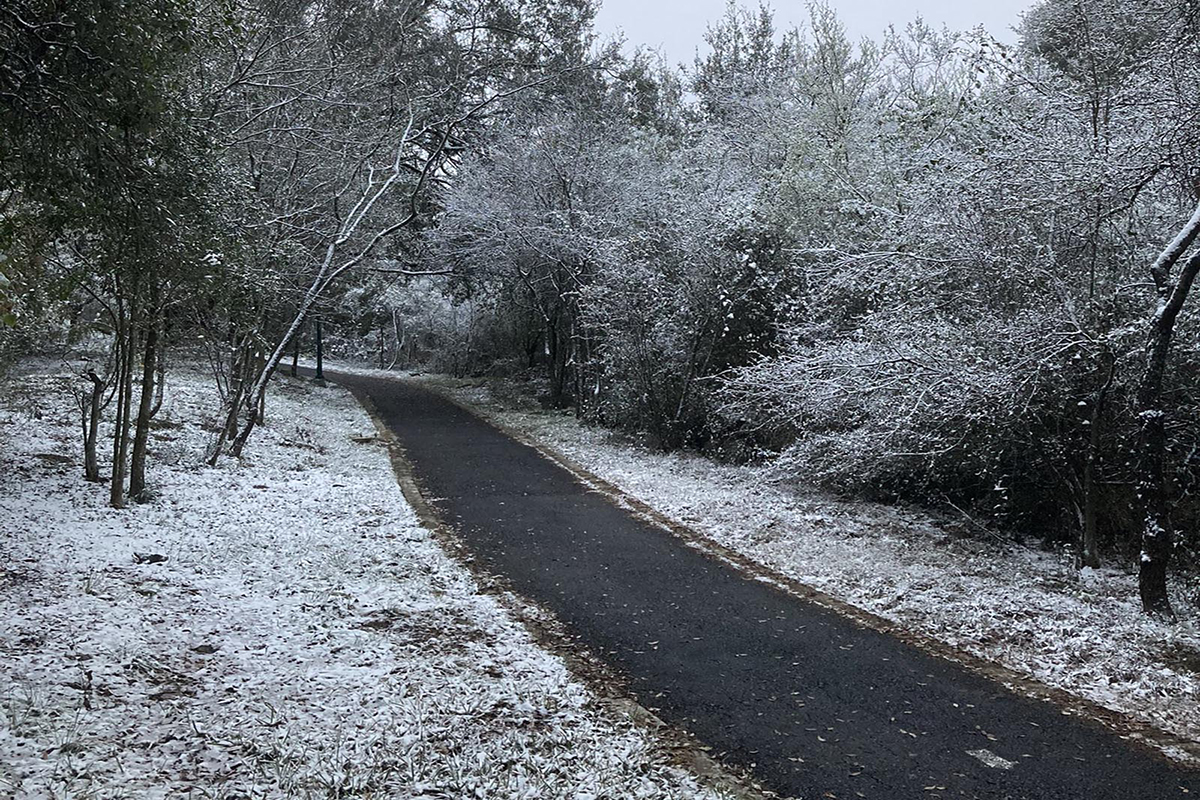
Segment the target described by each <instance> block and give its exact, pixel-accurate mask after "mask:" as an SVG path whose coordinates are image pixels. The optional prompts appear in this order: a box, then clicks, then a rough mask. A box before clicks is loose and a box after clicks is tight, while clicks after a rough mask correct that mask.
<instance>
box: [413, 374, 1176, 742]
mask: <svg viewBox="0 0 1200 800" xmlns="http://www.w3.org/2000/svg"><path fill="white" fill-rule="evenodd" d="M421 380H423V381H424V382H425V383H427V384H428V385H430V386H432V387H434V388H437V389H440V390H442V391H444V392H447V393H448V394H450V395H451V396H452V397H454V398H456V399H457V400H459V401H460V402H464V403H465V404H467V405H470V406H473V407H475V408H476V409H477V410H479V411H480V412H481V413H483V414H484V415H485V416H488V417H489V418H492V419H494V420H495V421H497V422H499V423H501V424H502V425H505V426H508V427H509V428H512V429H514V430H517V431H519V432H521V433H523V434H524V435H525V436H527V437H528V438H530V439H532V440H534V441H537V442H540V443H542V444H544V445H546V446H548V448H549V449H551V450H552V451H554V452H557V453H559V454H562V455H565V456H566V457H567V458H568V459H570V460H571V461H573V462H575V463H576V464H579V465H581V466H582V467H584V468H585V469H586V470H588V471H590V472H591V473H593V474H595V475H597V476H599V477H600V478H602V479H604V480H606V481H608V482H610V483H612V484H614V485H616V486H618V487H619V488H620V489H621V490H622V491H624V492H626V493H627V494H629V495H631V496H633V497H635V498H637V499H638V500H641V501H642V502H644V503H645V504H647V505H648V506H650V507H651V508H653V509H655V510H656V511H658V512H661V513H662V514H664V515H666V516H667V517H669V518H671V519H673V520H675V521H677V522H680V523H683V524H685V525H686V526H688V527H689V528H691V529H692V530H695V531H698V532H700V533H701V534H703V535H704V536H707V537H709V538H710V539H712V540H714V541H716V542H717V543H718V544H720V545H723V546H725V547H728V548H730V549H732V550H735V551H737V552H739V553H741V554H742V555H744V556H746V557H748V558H750V559H751V560H753V561H754V562H757V563H759V564H763V565H765V566H767V567H769V568H771V569H773V570H775V571H776V572H778V573H781V574H783V575H785V576H787V577H789V578H792V579H794V580H797V581H799V582H801V583H803V584H806V585H808V586H811V587H813V588H815V589H818V590H820V591H821V592H823V593H825V594H827V595H830V596H832V597H833V598H836V599H838V600H841V601H844V602H846V603H849V604H851V605H853V606H856V607H858V608H861V609H864V610H866V611H869V612H871V613H873V614H876V615H878V616H881V617H883V618H885V619H888V620H892V621H894V622H897V623H900V624H901V625H903V627H904V628H905V629H907V630H911V631H913V632H915V633H917V634H918V635H921V636H928V637H930V638H932V639H933V640H935V641H939V642H943V643H945V644H949V645H951V646H953V647H955V648H958V649H959V650H962V651H966V652H968V653H970V654H972V655H975V656H978V657H982V658H983V659H986V660H988V661H991V662H994V663H998V664H1000V665H1002V666H1004V667H1007V668H1009V669H1011V670H1013V671H1015V672H1017V673H1019V674H1022V675H1026V676H1029V677H1032V678H1034V679H1036V680H1037V681H1040V682H1041V683H1043V684H1047V685H1049V686H1052V687H1056V688H1059V689H1062V690H1065V691H1066V692H1068V693H1070V694H1072V695H1074V696H1077V697H1081V698H1084V699H1086V700H1089V701H1092V702H1094V703H1097V704H1099V705H1102V706H1105V707H1107V708H1110V709H1113V710H1115V711H1119V712H1122V713H1124V714H1125V715H1127V717H1129V718H1130V719H1132V720H1135V721H1139V722H1142V723H1146V724H1149V725H1152V726H1154V727H1155V728H1157V729H1160V730H1164V731H1167V732H1169V733H1171V734H1174V735H1176V736H1179V737H1181V738H1182V739H1184V740H1187V741H1190V742H1194V743H1200V611H1198V609H1197V608H1196V606H1195V605H1194V604H1193V603H1194V601H1193V600H1192V598H1189V597H1187V596H1186V594H1187V592H1185V591H1183V588H1182V587H1178V586H1177V587H1174V588H1175V590H1176V596H1175V597H1174V600H1175V605H1176V609H1177V611H1178V612H1180V618H1179V620H1178V621H1177V622H1175V623H1173V624H1167V623H1163V622H1160V621H1156V620H1153V619H1150V618H1147V617H1146V616H1145V615H1144V614H1143V613H1142V612H1141V610H1140V605H1139V602H1138V593H1137V584H1136V578H1135V576H1133V575H1131V574H1129V573H1128V572H1125V571H1122V570H1119V569H1112V568H1106V569H1100V570H1090V569H1085V570H1082V571H1077V570H1076V569H1074V568H1073V566H1072V564H1071V562H1070V560H1069V558H1068V557H1066V556H1064V555H1061V554H1053V553H1046V552H1042V551H1038V550H1033V549H1030V548H1025V547H1016V546H1013V545H1011V544H1009V543H1004V542H1000V541H997V540H992V539H989V538H988V537H987V536H983V535H981V534H980V533H979V531H972V532H970V533H969V535H965V534H964V532H963V531H955V530H954V529H953V526H949V525H946V524H944V523H940V522H938V521H937V520H935V519H934V518H932V517H931V516H929V515H927V514H923V513H920V512H917V511H912V510H906V509H900V508H893V507H888V506H881V505H874V504H868V503H860V502H847V501H842V500H839V499H837V498H833V497H830V496H828V495H827V494H824V493H821V492H817V491H814V490H810V489H805V488H804V487H798V486H796V485H795V484H794V482H790V481H788V480H787V478H786V476H783V475H780V474H778V473H777V472H775V471H773V470H772V469H771V468H770V467H748V466H730V465H721V464H717V463H714V462H712V461H710V460H707V459H704V458H701V457H697V456H693V455H686V454H671V455H664V454H661V453H656V452H651V451H649V450H646V449H643V448H639V447H637V446H636V445H634V444H632V443H630V442H628V441H623V440H622V439H621V438H620V437H616V436H614V435H612V434H611V433H609V432H607V431H605V430H602V429H597V428H593V427H586V426H582V425H580V424H579V423H578V422H577V421H576V420H575V418H574V417H572V416H570V415H568V414H564V413H555V412H548V411H545V410H543V409H541V408H540V407H538V406H537V405H536V404H535V403H533V402H532V401H530V400H529V399H528V397H527V396H526V395H525V394H524V393H523V391H522V390H521V387H520V386H517V385H514V384H509V383H504V382H498V381H492V382H487V383H485V382H479V381H455V380H452V379H447V378H438V377H429V376H427V377H424V378H422V379H421ZM1192 591H1193V592H1194V591H1195V587H1192ZM1164 749H1166V750H1167V751H1168V752H1172V753H1173V754H1175V755H1182V753H1181V752H1180V751H1179V750H1177V749H1174V748H1172V747H1171V746H1169V745H1168V746H1166V747H1165V748H1164ZM1187 749H1188V750H1191V751H1192V752H1193V753H1196V752H1200V747H1197V748H1192V747H1188V748H1187Z"/></svg>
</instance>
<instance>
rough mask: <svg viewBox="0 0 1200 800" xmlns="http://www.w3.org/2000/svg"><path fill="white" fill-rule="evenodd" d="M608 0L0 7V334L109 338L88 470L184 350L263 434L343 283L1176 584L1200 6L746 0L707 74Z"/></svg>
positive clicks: (90, 393)
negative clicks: (1198, 12) (279, 373)
mask: <svg viewBox="0 0 1200 800" xmlns="http://www.w3.org/2000/svg"><path fill="white" fill-rule="evenodd" d="M594 13H595V4H594V2H592V0H500V1H498V2H484V0H433V2H429V0H383V1H382V2H378V1H376V0H372V2H364V0H258V1H257V2H256V1H255V0H224V2H220V3H214V4H197V3H193V2H192V1H191V0H133V1H132V2H126V1H125V0H122V2H119V3H118V2H116V0H82V1H81V2H77V3H71V4H61V3H55V2H51V0H15V2H11V3H7V4H4V5H3V6H2V7H0V164H2V169H0V253H2V256H3V261H2V262H0V358H4V357H6V354H10V353H20V352H28V351H30V350H33V349H37V348H39V347H44V346H45V344H46V342H50V341H56V342H66V343H67V344H79V345H80V346H81V347H82V346H83V345H87V346H88V347H90V348H93V349H94V348H95V347H96V346H97V345H99V346H100V347H101V349H102V351H103V354H102V357H100V358H99V359H98V360H96V361H95V362H94V368H93V370H92V371H90V372H89V373H88V374H87V375H86V376H85V377H83V378H81V383H80V391H79V400H80V412H81V431H82V434H81V439H82V441H83V447H84V451H85V459H84V460H85V471H86V477H87V478H88V479H89V480H93V481H98V482H99V481H103V480H108V481H109V491H110V493H111V500H112V502H113V504H114V505H122V504H124V503H125V502H126V498H127V497H134V498H136V499H146V498H147V497H148V496H149V491H148V489H147V486H148V484H147V479H146V475H145V471H146V449H147V442H148V434H149V430H150V426H151V421H152V418H153V416H154V414H155V413H156V411H157V408H158V405H159V402H160V400H161V389H162V383H163V381H164V380H165V379H166V378H167V371H166V369H165V365H166V364H167V362H168V359H167V356H168V354H169V353H170V352H172V350H173V349H177V348H178V347H180V346H187V347H190V348H193V349H198V350H200V351H201V352H203V353H204V354H205V355H206V356H207V360H208V362H209V363H210V364H211V365H212V368H213V374H214V377H215V380H216V382H217V385H218V387H219V390H220V395H221V398H222V408H221V409H220V412H219V414H218V415H217V416H218V424H217V426H216V428H217V429H218V432H217V433H216V434H215V435H214V441H213V446H212V449H211V452H210V454H209V459H210V460H211V461H214V462H215V461H216V460H217V459H219V458H221V457H222V456H223V455H226V454H231V455H234V456H236V455H240V454H241V452H242V449H243V448H244V447H245V445H246V443H247V441H248V440H249V438H250V436H251V435H252V432H253V431H254V429H255V426H256V424H258V422H259V420H260V418H261V416H262V414H263V413H264V407H265V406H266V405H267V403H266V396H267V390H268V386H269V384H270V381H271V377H272V375H273V374H274V373H275V371H276V370H277V369H278V367H279V366H280V364H281V363H282V362H283V361H284V360H285V359H287V358H288V357H289V355H290V356H292V357H293V358H294V357H295V355H296V353H297V351H298V349H299V347H300V342H301V338H302V337H304V336H306V335H307V330H308V328H307V323H308V322H309V320H310V319H311V318H312V317H313V316H314V315H319V316H320V317H322V318H323V319H325V320H327V321H330V322H336V323H338V324H337V325H335V327H337V328H338V336H339V340H340V341H341V342H343V343H347V344H348V345H349V346H350V347H352V349H354V350H355V351H357V353H358V354H359V355H369V356H370V357H371V358H372V359H375V360H377V361H378V362H379V363H380V365H381V366H394V365H397V364H402V365H405V366H412V365H423V366H428V367H432V368H436V369H445V370H448V371H453V372H456V373H459V374H465V373H476V372H489V373H518V372H526V373H535V374H538V375H540V376H541V378H542V380H543V381H544V386H545V398H546V401H547V403H549V404H551V405H554V406H557V407H573V408H574V409H575V410H576V412H577V413H578V414H579V415H580V416H581V417H583V418H585V419H587V420H589V421H593V422H595V423H598V424H603V425H609V426H615V427H623V428H627V429H629V430H632V431H636V432H638V433H640V434H642V435H644V436H646V438H647V440H648V441H650V442H651V443H653V444H655V445H657V446H659V447H663V448H678V447H690V448H696V449H699V450H702V451H705V452H709V453H713V454H716V455H719V456H722V457H726V458H733V459H747V458H772V459H776V460H778V462H779V463H780V464H781V465H783V466H785V467H787V468H789V469H791V470H793V471H794V473H795V474H796V475H797V477H798V478H801V479H804V480H808V481H814V482H816V483H818V484H821V485H823V486H826V487H830V488H833V489H835V490H838V491H841V492H846V493H851V494H856V495H862V496H867V497H872V498H878V499H884V500H905V501H913V502H919V503H923V504H929V505H934V506H947V507H950V506H952V507H954V508H956V509H960V510H961V511H962V513H966V514H968V515H969V516H971V517H972V518H973V519H975V520H976V521H978V522H980V523H988V524H992V525H996V526H999V527H1003V528H1006V529H1008V530H1011V531H1014V532H1019V533H1022V534H1025V535H1040V536H1042V537H1043V538H1045V539H1047V540H1049V541H1051V542H1056V543H1060V544H1061V543H1065V544H1069V545H1070V546H1072V547H1074V548H1075V551H1076V552H1077V554H1078V558H1079V562H1080V564H1081V565H1095V564H1098V563H1099V561H1100V558H1101V556H1102V555H1108V556H1111V557H1115V558H1122V559H1131V560H1133V561H1135V562H1136V563H1138V564H1140V567H1139V568H1140V571H1141V576H1142V594H1143V603H1144V605H1145V607H1146V608H1147V609H1148V610H1150V611H1153V612H1162V613H1170V604H1169V602H1168V595H1167V591H1166V570H1167V567H1168V564H1169V563H1170V561H1171V559H1172V558H1173V557H1177V556H1179V555H1180V554H1181V553H1182V555H1183V556H1184V557H1185V559H1187V560H1191V561H1192V562H1193V563H1194V562H1195V560H1196V555H1195V551H1196V548H1197V546H1198V545H1200V543H1198V541H1197V539H1196V534H1195V531H1196V530H1197V528H1198V527H1200V503H1198V502H1197V499H1196V493H1195V491H1194V488H1195V485H1196V482H1197V479H1198V478H1200V458H1198V456H1197V453H1198V452H1200V436H1198V435H1197V432H1196V426H1195V425H1194V419H1195V418H1196V415H1197V412H1198V411H1200V396H1198V395H1200V390H1198V389H1197V381H1196V378H1197V375H1198V374H1200V352H1198V350H1197V345H1196V341H1197V339H1196V336H1197V328H1198V322H1200V320H1198V318H1197V315H1196V313H1195V311H1194V310H1193V309H1192V307H1191V305H1189V304H1188V303H1187V298H1188V294H1189V291H1190V289H1191V286H1192V283H1193V281H1194V279H1195V276H1196V273H1197V272H1198V271H1200V255H1197V254H1196V251H1195V250H1193V246H1194V243H1195V239H1196V238H1197V235H1198V234H1200V212H1197V210H1196V209H1197V207H1198V206H1197V203H1198V199H1200V198H1198V197H1197V192H1198V188H1200V177H1198V174H1197V166H1198V165H1200V161H1198V155H1200V153H1198V148H1200V141H1198V137H1200V134H1198V133H1197V131H1200V125H1198V124H1197V123H1198V122H1200V119H1198V116H1200V91H1197V89H1200V39H1198V36H1200V31H1198V30H1197V25H1198V22H1197V19H1196V17H1195V12H1194V10H1193V4H1190V3H1188V2H1184V0H1138V2H1135V3H1132V4H1130V3H1118V2H1116V1H1115V0H1086V1H1085V2H1075V1H1074V0H1072V2H1067V1H1066V0H1043V2H1041V3H1039V4H1037V5H1036V6H1035V7H1034V8H1033V9H1031V10H1030V11H1029V12H1028V14H1027V15H1026V17H1025V21H1024V23H1023V25H1022V28H1021V31H1020V37H1019V42H1018V43H1017V44H1016V45H1014V46H1007V45H1004V44H1001V43H999V42H997V41H996V40H994V39H992V38H991V37H990V36H988V35H987V34H985V33H983V32H975V33H971V34H966V35H958V34H953V33H949V32H945V31H937V30H932V29H930V28H928V27H926V26H924V25H922V24H920V23H915V24H913V25H911V26H909V27H907V28H906V29H905V30H903V31H892V32H889V33H888V34H886V35H885V36H883V37H882V38H881V39H880V40H879V41H875V42H872V41H862V42H852V41H850V40H849V39H848V38H847V37H846V35H845V33H844V30H843V28H842V26H841V25H840V23H839V21H838V20H837V18H836V17H835V15H834V14H833V13H832V12H830V11H829V10H827V9H826V8H824V7H822V6H820V5H815V6H813V7H812V10H811V19H810V21H809V23H808V24H807V25H806V26H804V28H803V29H800V30H793V31H777V30H776V29H775V25H774V22H773V19H772V15H771V13H770V12H769V11H768V10H765V9H760V10H758V11H757V12H751V11H745V10H739V9H738V8H736V7H734V6H731V7H730V10H729V12H728V13H727V14H726V16H725V17H724V19H722V20H720V21H719V22H717V23H715V24H714V25H713V26H712V27H711V29H710V31H709V34H708V36H707V43H706V45H707V46H706V47H705V48H704V55H703V56H701V57H700V58H699V59H698V60H697V61H696V62H695V63H694V64H693V65H691V66H689V67H687V68H682V69H675V68H671V67H669V66H667V65H665V64H663V63H662V62H661V59H659V58H657V57H654V56H653V55H648V54H645V53H639V54H637V55H635V56H632V57H628V58H622V57H620V56H618V55H615V54H614V53H613V52H611V51H608V52H600V51H598V50H597V48H596V47H595V43H594V40H593V35H592V32H591V21H592V18H593V16H594ZM102 436H107V437H108V439H109V441H110V442H111V445H112V446H111V456H110V457H105V456H102V455H100V454H98V444H99V441H100V439H101V438H102ZM109 462H111V473H110V474H109V475H104V474H102V472H103V470H102V467H103V466H105V465H106V464H107V463H109Z"/></svg>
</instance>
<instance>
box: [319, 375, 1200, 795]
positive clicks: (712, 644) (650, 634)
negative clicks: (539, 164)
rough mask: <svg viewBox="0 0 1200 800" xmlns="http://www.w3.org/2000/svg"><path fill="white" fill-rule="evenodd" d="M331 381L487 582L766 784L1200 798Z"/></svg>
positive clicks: (1150, 762) (1154, 770)
mask: <svg viewBox="0 0 1200 800" xmlns="http://www.w3.org/2000/svg"><path fill="white" fill-rule="evenodd" d="M331 377H334V379H336V380H337V381H338V382H339V383H342V384H344V385H346V386H347V387H348V388H351V389H353V390H355V391H356V392H358V393H361V394H365V395H367V396H369V397H370V399H371V401H372V402H373V404H374V405H375V407H376V409H377V410H378V413H379V415H380V416H381V417H382V419H383V420H384V422H385V423H386V424H387V425H388V426H389V428H390V429H391V430H392V431H393V433H394V434H395V435H396V437H397V439H398V440H399V442H400V444H401V445H402V446H403V448H404V450H405V453H406V455H407V457H408V460H409V461H410V463H411V464H412V467H413V471H414V472H415V475H416V478H417V482H418V483H419V485H420V487H421V490H422V492H423V494H424V495H425V496H426V497H428V498H430V499H431V500H432V504H433V506H434V507H435V509H436V510H437V512H438V514H439V515H440V516H441V518H442V519H443V520H444V521H445V522H447V523H448V524H450V525H451V526H453V527H455V528H456V529H457V530H458V532H459V535H460V537H461V538H462V540H463V542H464V543H465V544H466V546H467V548H468V549H469V550H470V551H471V553H472V554H473V555H474V556H475V557H476V558H477V559H478V560H479V562H480V563H481V564H482V565H483V566H484V567H485V568H486V569H487V570H488V571H490V572H493V573H495V574H498V575H501V576H503V577H505V578H506V579H507V580H508V581H509V582H510V584H511V586H512V587H513V589H514V590H515V591H517V592H519V593H521V594H523V595H525V596H526V597H529V598H531V599H532V600H534V601H536V602H537V603H539V604H540V605H542V606H543V607H545V608H547V609H549V610H550V611H552V612H553V613H554V614H555V615H556V616H557V617H558V619H559V620H560V621H561V622H562V623H563V624H564V625H565V626H566V628H567V629H568V630H569V632H570V633H571V634H572V635H573V636H575V637H577V638H578V640H579V641H580V643H581V644H583V645H584V646H586V647H587V648H588V649H589V650H591V651H592V652H593V653H594V654H596V655H598V656H599V657H600V658H601V659H603V660H605V661H606V662H607V663H608V664H609V665H610V666H611V667H612V668H613V669H614V670H615V671H616V672H617V673H618V674H621V675H622V676H624V677H625V678H626V679H627V681H628V685H629V687H630V688H631V690H632V692H633V693H634V695H635V697H636V698H637V699H638V700H639V701H640V702H641V703H642V704H643V705H645V706H648V707H653V708H654V710H655V712H656V713H657V714H658V716H660V717H661V718H662V719H664V720H665V721H666V722H668V723H669V724H671V725H674V726H676V727H679V728H682V729H685V730H687V731H690V732H691V733H693V734H695V735H696V736H697V737H698V738H699V739H700V740H701V741H702V742H704V743H705V744H707V745H709V746H710V747H711V748H712V750H713V752H714V753H716V754H719V757H720V759H721V760H724V761H726V762H728V763H732V764H736V765H739V766H742V767H747V768H749V769H750V770H751V772H753V773H754V774H755V775H756V776H758V777H759V778H760V779H761V782H762V784H763V785H764V786H766V787H769V788H771V789H773V790H775V791H777V792H780V793H782V794H786V795H790V796H794V797H799V798H813V799H814V800H815V799H817V798H839V799H840V798H847V799H849V798H860V797H861V798H870V799H871V800H917V799H918V798H919V799H920V800H935V799H936V798H979V799H980V800H983V799H984V798H987V799H988V800H992V799H996V800H1134V798H1138V799H1139V800H1169V799H1171V798H1185V797H1197V796H1200V773H1197V772H1196V771H1192V770H1188V769H1184V768H1181V767H1179V766H1177V765H1174V764H1172V763H1170V762H1168V761H1167V760H1165V759H1164V758H1161V757H1159V756H1157V755H1156V754H1153V753H1151V752H1150V751H1148V750H1146V749H1144V748H1140V747H1135V746H1133V745H1130V744H1128V743H1126V742H1125V741H1123V740H1122V739H1120V738H1119V737H1117V736H1116V735H1114V734H1112V733H1110V732H1108V731H1106V730H1104V729H1103V728H1101V727H1100V726H1099V725H1098V724H1093V723H1090V722H1087V721H1082V720H1079V719H1076V718H1072V717H1066V716H1064V715H1063V714H1062V713H1061V712H1059V711H1058V710H1057V709H1056V708H1055V707H1053V706H1051V705H1049V704H1047V703H1041V702H1037V701H1033V700H1028V699H1024V698H1021V697H1018V696H1016V695H1013V694H1011V693H1009V692H1008V691H1007V690H1005V689H1003V688H1002V687H1000V686H999V685H997V684H994V683H991V682H989V681H987V680H985V679H984V678H981V677H979V676H976V675H974V674H972V673H970V672H968V671H966V670H965V669H964V668H962V667H960V666H957V665H955V664H953V663H951V662H948V661H945V660H942V659H939V658H936V657H933V656H930V655H927V654H925V653H922V652H920V651H919V650H917V649H915V648H913V647H912V646H909V645H906V644H904V643H902V642H900V641H898V640H896V639H894V638H892V637H889V636H886V635H884V634H881V633H877V632H874V631H870V630H864V629H862V628H860V627H858V626H856V625H854V624H853V623H851V622H849V621H848V620H846V619H843V618H842V617H840V616H838V615H837V614H835V613H833V612H831V611H828V610H825V609H823V608H821V607H819V606H817V605H814V604H811V603H807V602H804V601H803V600H800V599H797V598H795V597H792V596H790V595H787V594H784V593H783V592H780V591H777V590H775V589H773V588H771V587H770V586H768V585H766V584H764V583H762V582H760V581H756V580H752V579H749V578H747V577H745V576H743V575H742V574H740V573H739V572H737V571H736V570H734V569H732V568H730V567H728V566H727V565H725V564H722V563H719V562H717V561H715V560H713V559H710V558H708V557H706V556H704V555H702V554H701V553H699V552H697V551H695V550H693V549H691V548H689V547H687V546H686V545H684V544H683V543H682V542H680V541H679V540H678V539H676V538H674V537H673V536H671V535H670V534H669V533H666V532H664V531H662V530H660V529H659V528H657V527H654V526H652V525H650V524H648V523H645V522H642V521H640V520H638V519H636V518H635V517H633V516H631V515H629V514H628V513H626V512H625V511H623V510H622V509H620V508H618V507H617V506H615V505H614V504H612V503H611V502H610V501H609V500H608V499H607V498H605V497H604V496H602V495H599V494H597V493H595V492H589V491H588V490H587V489H586V488H585V487H583V486H581V485H580V484H578V483H577V482H576V481H575V479H574V478H573V477H572V476H571V474H570V473H568V472H567V471H566V470H564V469H563V468H561V467H560V466H558V465H556V464H554V463H552V462H551V461H549V460H547V459H546V458H544V457H542V456H541V455H540V454H539V453H538V452H537V451H536V450H534V449H533V448H530V447H528V446H526V445H524V444H521V443H519V442H517V441H515V440H514V439H512V438H510V437H509V436H507V435H505V434H504V433H502V432H501V431H499V430H497V429H496V428H494V427H492V426H490V425H488V424H487V423H486V422H484V421H482V420H480V419H479V418H477V417H475V416H473V415H472V414H470V413H468V412H466V411H464V410H463V409H461V408H459V407H457V406H455V405H454V404H452V403H450V402H449V401H447V400H445V399H443V398H441V397H439V396H437V395H436V394H434V393H432V392H430V391H428V390H424V389H421V388H419V387H417V386H414V385H412V384H409V383H404V382H401V381H397V380H389V379H382V378H368V377H361V376H356V375H345V374H338V375H331Z"/></svg>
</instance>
